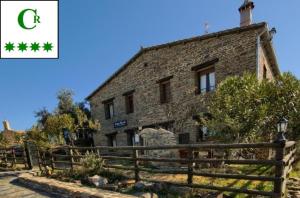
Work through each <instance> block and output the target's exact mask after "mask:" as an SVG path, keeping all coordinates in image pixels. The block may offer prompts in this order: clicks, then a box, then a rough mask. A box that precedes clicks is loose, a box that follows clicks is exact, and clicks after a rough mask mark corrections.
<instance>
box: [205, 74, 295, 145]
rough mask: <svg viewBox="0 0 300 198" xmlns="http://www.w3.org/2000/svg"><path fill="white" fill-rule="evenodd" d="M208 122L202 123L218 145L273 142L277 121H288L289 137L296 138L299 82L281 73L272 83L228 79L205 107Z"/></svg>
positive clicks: (246, 77) (249, 78) (251, 78)
mask: <svg viewBox="0 0 300 198" xmlns="http://www.w3.org/2000/svg"><path fill="white" fill-rule="evenodd" d="M207 105H208V112H209V113H210V114H211V115H212V116H213V118H212V119H205V118H203V119H202V122H203V123H204V124H205V125H207V126H208V127H209V128H210V129H211V130H212V131H214V132H215V134H216V136H217V137H219V138H220V139H221V140H222V141H235V142H254V141H260V140H261V141H267V140H269V141H270V140H273V139H274V135H275V134H276V133H277V129H276V124H277V122H278V120H279V119H280V118H282V117H285V118H287V119H288V120H289V133H288V134H290V136H291V137H292V138H296V137H299V134H297V133H296V131H299V129H300V113H299V111H300V81H299V80H298V79H297V78H296V77H295V76H293V75H292V74H290V73H284V74H283V75H282V76H280V77H278V78H277V79H276V80H274V81H270V80H262V81H259V80H258V79H257V77H256V76H255V75H252V74H245V75H244V76H234V77H229V78H227V79H226V80H224V81H223V82H222V83H221V84H220V85H219V86H218V88H217V90H216V91H215V93H214V94H213V95H212V97H211V99H210V100H209V102H208V103H207Z"/></svg>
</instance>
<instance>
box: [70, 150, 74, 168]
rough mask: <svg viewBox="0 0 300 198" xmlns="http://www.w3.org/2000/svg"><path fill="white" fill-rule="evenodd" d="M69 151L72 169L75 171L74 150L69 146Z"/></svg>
mask: <svg viewBox="0 0 300 198" xmlns="http://www.w3.org/2000/svg"><path fill="white" fill-rule="evenodd" d="M69 151H70V152H69V153H70V166H71V171H72V172H73V163H74V159H73V150H72V148H70V147H69Z"/></svg>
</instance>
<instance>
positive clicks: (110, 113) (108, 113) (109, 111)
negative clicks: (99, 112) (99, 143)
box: [103, 100, 114, 120]
mask: <svg viewBox="0 0 300 198" xmlns="http://www.w3.org/2000/svg"><path fill="white" fill-rule="evenodd" d="M103 104H104V112H105V119H107V120H108V119H111V118H112V117H114V102H113V100H110V101H107V102H104V103H103Z"/></svg>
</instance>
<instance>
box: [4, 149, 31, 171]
mask: <svg viewBox="0 0 300 198" xmlns="http://www.w3.org/2000/svg"><path fill="white" fill-rule="evenodd" d="M18 165H21V166H18ZM15 168H20V169H32V163H31V156H30V150H29V149H28V148H27V144H26V143H24V144H22V145H17V146H11V147H2V148H1V147H0V169H2V170H14V169H15Z"/></svg>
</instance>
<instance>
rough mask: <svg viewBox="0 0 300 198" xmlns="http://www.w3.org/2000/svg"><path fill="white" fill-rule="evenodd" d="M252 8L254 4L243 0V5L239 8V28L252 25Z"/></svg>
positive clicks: (249, 0)
mask: <svg viewBox="0 0 300 198" xmlns="http://www.w3.org/2000/svg"><path fill="white" fill-rule="evenodd" d="M253 8H254V3H253V2H252V1H251V0H245V1H244V3H243V5H241V7H240V8H239V11H240V15H241V22H240V26H241V27H244V26H248V25H251V24H252V10H253Z"/></svg>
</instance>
